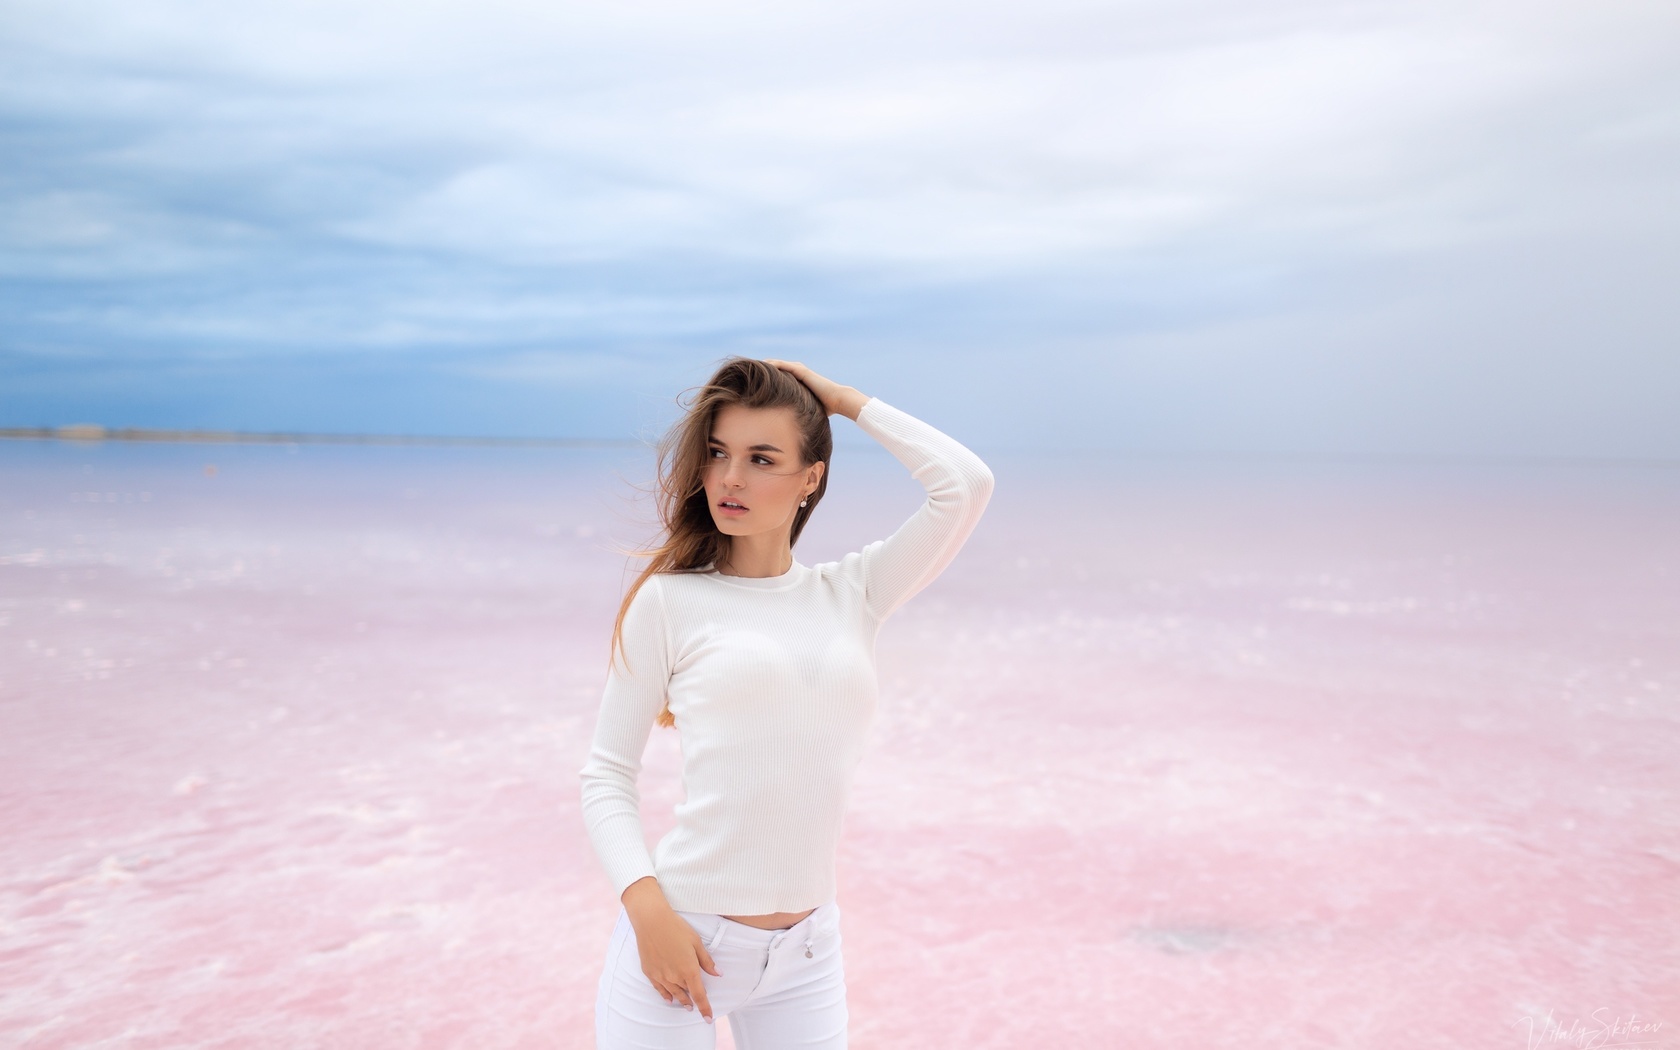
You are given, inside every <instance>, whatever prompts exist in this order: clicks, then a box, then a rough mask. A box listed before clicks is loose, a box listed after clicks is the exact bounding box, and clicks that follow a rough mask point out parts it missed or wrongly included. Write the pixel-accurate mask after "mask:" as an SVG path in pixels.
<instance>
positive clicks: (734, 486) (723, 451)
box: [706, 405, 823, 536]
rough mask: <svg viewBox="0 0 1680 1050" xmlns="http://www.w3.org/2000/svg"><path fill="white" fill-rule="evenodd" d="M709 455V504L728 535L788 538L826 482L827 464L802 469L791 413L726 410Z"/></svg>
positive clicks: (734, 407)
mask: <svg viewBox="0 0 1680 1050" xmlns="http://www.w3.org/2000/svg"><path fill="white" fill-rule="evenodd" d="M707 455H708V456H709V457H710V458H709V461H708V462H707V464H706V502H707V505H708V506H710V507H711V508H712V521H713V522H715V523H716V524H717V528H718V531H719V532H721V533H723V534H724V535H726V536H755V535H759V534H761V533H776V532H778V531H779V532H780V533H781V534H782V535H784V536H786V535H788V534H789V533H790V532H791V531H792V528H793V515H794V512H795V511H797V510H798V509H799V501H800V500H802V499H804V498H805V497H806V496H807V495H808V494H810V493H812V492H815V491H816V488H817V482H818V481H819V480H820V479H821V478H822V472H823V464H821V463H812V464H811V465H810V466H804V465H802V464H801V460H800V455H799V426H798V424H797V423H795V422H794V417H793V410H792V409H790V408H747V407H745V406H743V405H725V406H723V407H722V408H720V409H718V412H717V416H716V418H715V419H713V421H712V436H711V443H710V444H709V445H708V446H707Z"/></svg>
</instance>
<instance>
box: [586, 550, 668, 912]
mask: <svg viewBox="0 0 1680 1050" xmlns="http://www.w3.org/2000/svg"><path fill="white" fill-rule="evenodd" d="M623 643H624V646H623V652H622V654H615V657H614V660H613V663H612V666H611V668H610V669H609V670H608V672H607V684H606V688H605V690H604V691H603V693H602V696H601V710H600V714H599V716H598V718H597V720H596V723H595V737H594V741H593V743H592V744H591V746H590V750H589V759H588V761H587V762H585V763H584V766H583V768H582V769H581V770H580V771H579V776H580V777H581V778H582V781H583V786H582V791H581V796H582V808H583V818H584V823H585V825H586V826H587V828H588V831H589V839H590V842H591V843H592V844H593V845H594V847H595V853H596V855H597V856H598V857H599V858H600V860H601V866H602V867H603V868H605V869H606V872H607V877H608V878H609V879H611V880H612V884H613V892H614V893H615V894H618V895H623V893H624V891H625V889H627V888H628V887H629V886H630V884H631V883H633V882H635V881H636V880H637V879H641V878H644V877H646V876H648V875H653V874H654V870H653V857H652V855H651V854H650V853H649V852H648V848H647V839H646V837H645V835H644V833H643V830H642V816H641V808H640V806H641V795H640V793H639V792H638V791H637V789H636V776H637V774H639V773H640V772H641V769H642V754H643V752H644V751H645V750H646V748H647V740H648V734H649V733H650V732H652V730H653V725H654V721H655V720H656V719H657V718H658V716H659V712H660V709H661V708H663V707H664V706H665V696H666V687H667V685H668V684H669V682H670V679H671V647H670V642H669V631H668V630H667V627H666V622H665V614H664V597H663V592H662V589H661V587H660V579H659V577H658V576H657V575H655V576H650V577H649V578H648V580H647V582H646V583H644V584H643V585H642V588H641V590H639V591H637V592H636V597H635V598H634V599H633V600H632V601H631V603H630V608H629V609H628V610H626V611H625V614H624V634H623ZM626 664H628V669H626V666H625V665H626Z"/></svg>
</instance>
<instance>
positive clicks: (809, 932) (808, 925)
mask: <svg viewBox="0 0 1680 1050" xmlns="http://www.w3.org/2000/svg"><path fill="white" fill-rule="evenodd" d="M677 914H678V915H681V916H682V917H683V918H684V919H685V920H686V921H687V922H688V924H689V925H690V926H693V927H694V929H695V931H696V932H697V933H699V934H700V936H701V937H703V938H704V939H705V941H706V944H707V946H708V947H710V948H715V947H717V946H718V945H719V944H723V943H725V942H727V943H729V944H732V945H736V946H741V947H752V948H771V947H774V946H775V945H776V944H778V943H780V942H781V941H784V940H791V941H800V942H808V941H810V940H814V939H815V938H817V937H822V936H825V935H827V934H829V933H832V932H834V931H835V930H836V929H837V928H838V927H839V925H840V904H839V902H838V901H829V902H828V903H827V904H820V905H818V906H817V907H816V908H815V909H813V910H812V912H811V914H809V915H807V916H805V917H804V918H803V919H800V920H799V921H798V922H796V923H794V924H793V925H792V926H789V927H788V928H787V929H785V930H762V929H759V928H758V927H757V926H748V925H747V924H746V923H744V922H736V921H735V920H734V919H726V918H724V917H723V916H722V915H717V914H714V913H712V912H707V911H679V912H677Z"/></svg>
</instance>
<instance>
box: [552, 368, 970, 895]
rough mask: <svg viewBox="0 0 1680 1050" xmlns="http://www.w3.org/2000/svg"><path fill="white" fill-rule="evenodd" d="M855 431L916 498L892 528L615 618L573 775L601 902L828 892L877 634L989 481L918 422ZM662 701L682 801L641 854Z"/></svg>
mask: <svg viewBox="0 0 1680 1050" xmlns="http://www.w3.org/2000/svg"><path fill="white" fill-rule="evenodd" d="M857 423H858V426H859V427H861V428H862V429H863V430H864V431H865V432H866V433H868V434H869V435H870V436H871V437H873V438H875V440H877V441H879V442H880V443H881V444H882V445H884V446H885V447H886V448H887V450H888V451H890V452H891V453H892V454H893V455H894V456H895V457H897V459H898V461H899V462H900V463H903V464H904V465H905V466H906V467H908V468H909V469H910V472H911V475H912V476H913V477H915V478H916V479H917V480H918V481H920V482H921V483H922V486H923V487H924V488H925V489H926V490H927V502H925V503H924V504H922V506H921V508H920V509H919V510H917V511H916V513H915V514H913V515H911V517H910V520H909V521H907V522H905V523H904V524H903V525H901V526H900V527H899V529H898V531H897V532H895V533H893V535H892V536H891V537H889V538H887V539H884V540H877V541H875V542H874V543H871V544H869V545H868V546H867V547H864V548H863V550H861V551H857V552H855V553H852V554H848V555H846V556H845V557H844V558H842V559H841V560H840V561H837V562H825V563H823V564H820V565H813V566H809V567H807V566H804V565H801V564H799V562H798V560H797V559H795V561H794V563H793V567H792V568H790V569H789V570H788V571H787V572H785V573H783V574H782V575H780V576H770V577H761V578H760V577H739V576H725V575H722V574H721V573H718V572H715V571H704V572H693V573H661V574H658V575H654V576H651V577H649V578H648V580H647V582H646V583H645V584H643V586H642V589H641V590H640V591H638V592H637V594H636V597H635V600H634V601H632V602H631V603H630V608H629V609H628V610H627V611H626V613H625V617H624V634H623V643H624V649H623V657H624V658H625V659H627V660H628V663H629V667H630V671H629V672H628V673H627V672H626V671H625V670H624V664H623V661H621V660H615V661H614V662H613V664H612V667H611V669H610V670H609V672H608V674H607V684H606V689H605V691H604V693H603V695H602V697H601V709H600V715H599V718H598V720H597V723H596V727H595V737H594V742H593V744H592V745H591V747H590V751H589V758H588V761H586V762H585V763H584V766H583V769H582V770H581V771H580V774H579V775H580V776H581V778H582V781H583V785H582V809H583V816H584V823H585V825H586V826H587V828H588V831H589V838H590V841H591V843H592V844H593V845H594V847H595V852H596V855H597V856H598V857H599V858H600V860H601V864H602V866H603V867H604V868H605V869H606V872H607V876H608V878H610V879H611V880H612V884H613V892H614V893H615V894H618V895H622V894H623V893H624V891H625V889H626V888H627V887H629V886H630V884H631V883H633V882H635V881H636V880H638V879H641V878H644V877H646V876H648V875H653V876H655V877H656V878H657V879H658V880H659V886H660V889H661V890H663V891H664V894H665V899H666V900H667V901H668V902H669V903H670V905H671V907H672V908H674V909H676V910H677V911H700V912H713V913H717V914H723V915H765V914H769V913H770V912H777V911H803V910H805V909H807V908H814V907H817V906H818V905H821V904H825V903H827V902H829V901H831V900H833V899H834V897H835V889H836V886H835V874H834V867H835V854H836V850H837V848H838V845H839V840H840V828H841V822H842V819H843V817H844V815H845V809H846V799H847V795H848V792H849V789H850V785H851V778H852V771H853V770H854V769H855V768H856V766H857V764H858V761H859V760H860V759H861V758H862V757H863V748H864V743H865V739H866V737H867V735H868V731H869V726H870V722H871V721H872V720H873V717H874V713H875V703H876V689H877V687H876V679H875V636H876V634H877V633H878V631H879V630H880V626H881V623H882V621H884V620H885V619H886V618H887V617H888V616H889V615H891V614H892V612H893V611H894V610H895V609H897V608H898V607H899V606H900V605H902V604H904V602H905V601H906V600H908V599H909V598H910V597H911V596H912V595H914V594H915V593H916V592H917V591H920V590H921V589H922V588H923V587H926V586H927V585H928V584H929V583H931V582H932V581H933V579H934V578H935V577H936V576H938V575H939V574H940V573H941V572H943V571H944V569H945V567H946V566H947V565H949V564H950V563H951V560H952V559H953V558H954V557H956V554H957V550H958V549H959V548H961V547H962V545H963V542H964V541H965V540H967V539H968V535H969V533H970V532H972V531H973V530H974V526H975V524H976V523H977V522H978V521H979V520H980V514H981V512H982V511H984V510H985V508H986V503H987V501H988V500H989V499H990V498H991V493H992V472H991V470H990V469H989V468H988V467H987V466H986V464H985V463H983V462H982V461H981V460H980V458H979V457H978V456H976V455H975V454H974V453H973V452H971V451H969V450H968V449H967V448H964V447H963V446H962V445H960V444H958V443H957V442H956V441H955V440H953V439H952V438H950V437H947V436H946V435H945V434H943V433H941V432H939V431H938V430H935V429H934V428H933V427H931V426H929V425H928V424H926V423H923V422H922V421H920V420H918V419H916V418H914V417H913V416H910V415H908V414H906V413H904V412H901V411H899V410H898V409H896V408H893V407H892V406H891V405H888V404H886V403H885V402H883V401H881V400H880V399H879V398H871V399H870V400H869V401H868V402H867V403H865V405H864V406H863V408H862V409H861V410H860V411H859V412H858V418H857ZM667 698H669V701H670V705H671V714H672V715H673V716H674V717H675V718H676V730H677V732H678V733H679V734H680V736H681V740H682V754H683V772H682V776H683V785H684V788H685V794H686V797H685V798H684V800H683V801H682V802H680V803H678V804H677V806H676V807H675V809H674V812H675V814H676V818H677V821H676V826H675V827H673V828H672V829H671V831H670V832H669V833H668V834H666V835H665V837H664V838H662V839H660V840H659V844H658V847H657V850H656V852H655V853H654V854H652V855H650V854H649V853H648V849H647V841H646V838H645V837H644V835H643V831H642V820H641V812H640V808H639V806H640V795H639V793H638V792H637V790H636V776H637V774H638V773H639V772H640V771H641V766H642V753H643V751H644V749H645V748H646V746H647V740H648V734H649V733H650V732H651V731H652V729H653V726H654V719H655V718H656V717H657V716H658V714H659V711H660V709H661V708H662V707H664V706H665V703H666V700H667Z"/></svg>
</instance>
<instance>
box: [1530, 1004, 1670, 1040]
mask: <svg viewBox="0 0 1680 1050" xmlns="http://www.w3.org/2000/svg"><path fill="white" fill-rule="evenodd" d="M1609 1013H1610V1011H1609V1009H1608V1008H1607V1007H1600V1008H1599V1009H1597V1010H1594V1011H1593V1012H1592V1016H1591V1019H1590V1020H1588V1021H1582V1020H1581V1019H1580V1018H1578V1017H1577V1018H1574V1019H1572V1020H1571V1021H1570V1022H1569V1026H1568V1027H1564V1026H1563V1025H1562V1024H1561V1023H1559V1022H1558V1021H1557V1020H1555V1019H1554V1018H1553V1017H1552V1011H1550V1010H1547V1011H1546V1016H1545V1017H1541V1018H1535V1017H1533V1016H1524V1017H1519V1018H1517V1019H1516V1020H1515V1021H1512V1022H1511V1026H1512V1027H1513V1028H1518V1029H1522V1030H1524V1032H1525V1034H1526V1037H1527V1038H1526V1042H1527V1047H1528V1050H1538V1048H1539V1047H1550V1046H1576V1047H1581V1048H1583V1050H1618V1048H1627V1050H1634V1048H1641V1047H1642V1048H1645V1050H1655V1048H1657V1047H1661V1046H1666V1045H1668V1040H1667V1039H1665V1038H1663V1036H1664V1033H1663V1022H1661V1021H1646V1020H1641V1019H1640V1017H1639V1016H1638V1015H1637V1014H1629V1015H1628V1016H1627V1017H1626V1018H1623V1017H1622V1016H1621V1015H1619V1014H1618V1015H1615V1016H1607V1015H1609Z"/></svg>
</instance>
